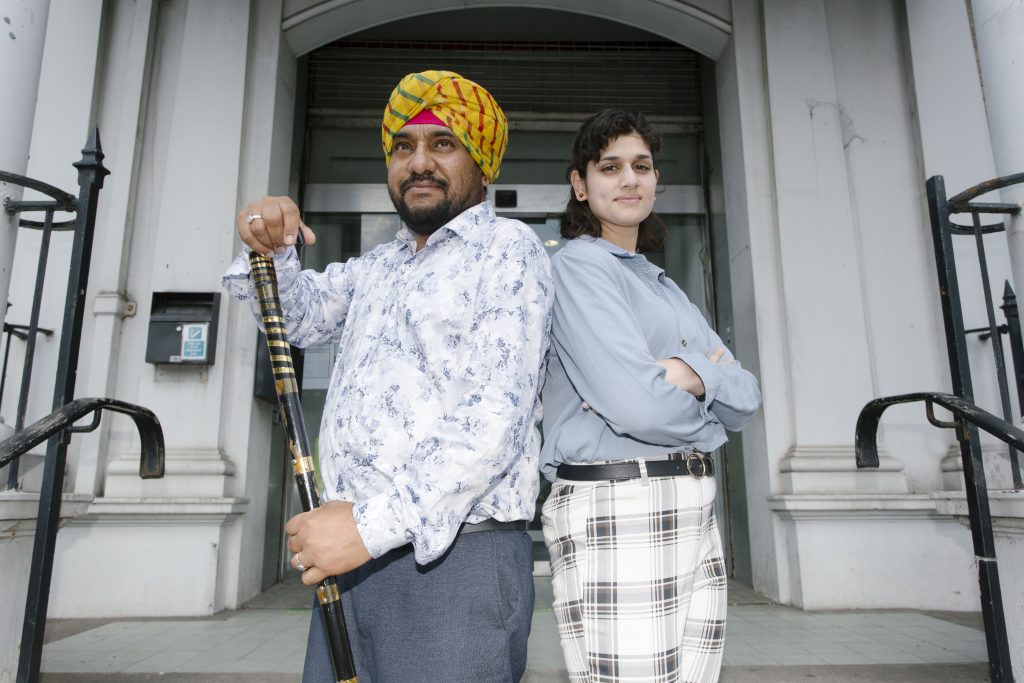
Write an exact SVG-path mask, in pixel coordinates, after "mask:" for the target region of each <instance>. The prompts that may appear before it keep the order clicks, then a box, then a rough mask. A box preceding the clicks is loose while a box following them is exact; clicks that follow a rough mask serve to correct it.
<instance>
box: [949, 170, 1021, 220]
mask: <svg viewBox="0 0 1024 683" xmlns="http://www.w3.org/2000/svg"><path fill="white" fill-rule="evenodd" d="M1017 183H1024V173H1014V174H1012V175H1005V176H1001V177H999V178H993V179H992V180H986V181H985V182H983V183H978V184H977V185H974V186H973V187H969V188H967V189H966V190H964V191H963V192H961V193H960V194H958V195H956V196H955V197H950V198H949V200H948V203H949V208H950V213H964V212H966V211H970V210H971V209H970V208H969V206H968V203H969V202H970V201H971V200H972V199H974V198H975V197H980V196H981V195H983V194H985V193H986V192H991V191H993V190H999V189H1002V188H1004V187H1009V186H1010V185H1016V184H1017ZM990 206H993V207H994V206H997V205H996V204H991V205H990ZM998 206H1002V207H1003V208H1004V210H1003V211H999V212H998V213H1016V212H1017V211H1020V207H1018V206H1015V205H1013V204H1001V205H998ZM1006 209H1008V210H1009V211H1006ZM1014 209H1016V211H1014Z"/></svg>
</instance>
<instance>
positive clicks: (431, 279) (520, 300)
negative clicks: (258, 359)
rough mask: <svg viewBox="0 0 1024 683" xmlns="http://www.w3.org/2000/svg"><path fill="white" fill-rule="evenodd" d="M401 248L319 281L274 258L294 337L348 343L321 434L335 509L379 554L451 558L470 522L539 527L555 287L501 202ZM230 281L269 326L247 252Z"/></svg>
mask: <svg viewBox="0 0 1024 683" xmlns="http://www.w3.org/2000/svg"><path fill="white" fill-rule="evenodd" d="M415 247H416V242H415V237H414V235H413V233H412V232H411V231H409V230H408V229H407V228H402V230H401V231H399V233H398V235H397V239H396V240H395V241H393V242H390V243H388V244H384V245H381V246H379V247H377V248H376V249H373V250H372V251H370V252H368V253H366V254H364V255H363V256H361V257H359V258H354V259H351V260H349V261H348V262H346V263H334V264H331V265H330V266H328V267H327V269H326V271H325V272H323V273H318V272H314V271H308V270H307V271H302V272H300V270H299V259H298V256H297V255H296V253H295V250H294V249H289V250H288V251H287V252H286V253H284V254H279V255H277V256H275V257H274V261H275V265H276V267H277V277H278V284H279V288H280V294H281V304H282V307H283V309H284V313H285V318H286V320H287V328H288V335H289V339H290V340H291V342H292V343H293V344H294V345H296V346H299V347H307V346H314V345H318V344H328V343H338V344H340V349H339V352H338V356H337V359H336V361H335V363H334V371H333V374H332V378H331V384H330V389H329V391H328V394H327V401H326V405H325V407H324V414H323V421H322V423H321V425H320V442H319V457H320V471H321V474H322V476H323V481H324V487H325V491H324V492H323V493H324V498H325V499H327V500H334V499H341V500H349V501H353V502H355V503H356V506H355V510H354V512H355V519H356V525H357V528H358V530H359V534H360V536H361V537H362V540H363V543H364V544H365V546H366V548H367V550H369V552H370V554H371V555H373V556H374V557H380V556H381V555H383V554H384V553H386V552H387V551H388V550H391V549H392V548H396V547H399V546H401V545H404V544H406V543H412V545H413V547H414V549H415V553H416V560H417V561H418V562H420V563H421V564H422V563H427V562H430V561H432V560H434V559H437V558H438V557H440V556H441V555H442V554H443V553H444V552H445V550H446V549H447V548H448V546H449V545H450V544H451V542H452V540H453V539H454V538H455V535H456V534H457V533H458V530H459V527H460V525H461V524H462V523H463V522H471V523H472V522H479V521H482V520H485V519H489V518H495V519H498V520H502V521H514V520H521V519H531V518H532V517H533V514H534V504H535V501H536V498H537V492H538V454H539V451H540V443H541V438H540V433H539V431H538V428H537V425H538V424H539V422H540V419H541V403H540V399H539V391H540V385H541V382H542V378H543V377H544V364H545V357H546V354H547V350H548V332H549V329H550V325H551V306H552V301H553V292H552V284H551V269H550V264H549V261H548V257H547V255H546V254H545V252H544V248H543V246H542V245H541V243H540V240H539V239H538V238H537V236H536V234H535V233H534V232H533V231H532V230H531V229H530V228H529V227H527V226H526V225H524V224H523V223H521V222H519V221H515V220H510V219H506V218H498V217H497V216H496V215H495V214H494V209H493V208H492V207H491V204H490V203H489V202H484V203H482V204H478V205H477V206H474V207H472V208H470V209H467V210H466V211H465V212H463V213H462V214H461V215H459V216H458V217H456V218H455V219H453V220H452V221H451V222H450V223H448V224H447V225H445V226H444V227H442V228H441V229H439V230H438V231H437V232H435V233H434V234H433V235H431V236H430V239H429V240H428V241H427V244H426V246H425V247H424V248H423V249H421V250H420V251H419V252H416V251H415ZM223 283H224V288H225V289H226V290H227V291H228V292H229V293H231V294H232V295H233V296H235V297H236V298H238V299H239V300H241V301H243V302H246V303H248V304H249V305H250V306H251V307H252V309H253V312H254V313H255V314H256V316H257V320H259V303H258V301H257V300H256V296H255V292H254V290H253V287H252V282H251V278H250V277H249V262H248V258H247V253H243V254H241V255H240V256H239V257H238V258H237V259H235V261H234V262H233V263H232V265H231V267H230V268H229V269H228V271H227V273H226V274H225V275H224V281H223Z"/></svg>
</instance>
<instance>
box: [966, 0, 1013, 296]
mask: <svg viewBox="0 0 1024 683" xmlns="http://www.w3.org/2000/svg"><path fill="white" fill-rule="evenodd" d="M971 7H972V9H973V11H974V32H975V35H976V36H977V40H978V63H979V65H980V67H981V81H982V86H983V88H984V91H985V113H986V115H987V117H988V130H989V135H990V136H991V139H992V155H993V157H994V158H995V172H996V175H999V176H1004V175H1010V174H1013V173H1024V129H1022V128H1021V118H1022V112H1024V0H972V2H971ZM1000 196H1001V198H1002V200H1003V201H1006V202H1013V203H1016V204H1019V205H1021V206H1024V184H1020V185H1016V186H1013V187H1008V188H1005V189H1003V190H1000ZM1007 242H1008V243H1009V249H1010V261H1011V264H1012V268H1013V281H1014V283H1015V284H1014V290H1015V291H1017V292H1018V299H1019V298H1020V296H1019V292H1020V287H1021V286H1024V216H1020V215H1018V216H1017V217H1016V218H1012V219H1009V220H1008V222H1007Z"/></svg>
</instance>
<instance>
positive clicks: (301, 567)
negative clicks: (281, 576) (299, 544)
mask: <svg viewBox="0 0 1024 683" xmlns="http://www.w3.org/2000/svg"><path fill="white" fill-rule="evenodd" d="M295 567H296V568H297V569H298V570H299V571H300V572H305V571H306V566H305V565H304V564H302V560H300V559H299V554H298V553H295Z"/></svg>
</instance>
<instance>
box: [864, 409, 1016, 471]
mask: <svg viewBox="0 0 1024 683" xmlns="http://www.w3.org/2000/svg"><path fill="white" fill-rule="evenodd" d="M916 401H924V402H925V403H926V404H928V406H929V407H928V411H929V415H928V417H929V422H932V424H936V426H940V427H954V426H958V425H957V424H956V423H953V424H938V423H936V422H935V420H934V419H933V418H932V415H931V404H936V405H940V406H942V407H943V408H945V409H946V410H948V411H949V412H951V413H953V415H955V416H956V417H957V419H958V420H965V421H967V422H970V423H971V424H973V425H974V426H975V427H977V428H979V429H981V430H983V431H985V432H988V433H989V434H991V435H992V436H994V437H996V438H997V439H999V440H1000V441H1002V442H1004V443H1008V444H1010V445H1011V446H1013V447H1014V448H1017V449H1018V450H1022V451H1024V431H1022V430H1020V429H1018V428H1017V427H1014V426H1013V425H1012V424H1010V423H1009V422H1007V421H1006V420H1004V419H1002V418H999V417H996V416H995V415H993V414H992V413H990V412H988V411H985V410H982V409H981V408H979V407H978V406H976V405H974V404H973V403H971V402H970V401H967V400H966V399H962V398H960V397H959V396H954V395H953V394H941V393H934V392H921V393H916V394H901V395H899V396H886V397H884V398H876V399H874V400H873V401H870V402H869V403H868V404H867V405H865V406H864V407H863V408H862V409H861V411H860V416H858V417H857V429H856V432H855V435H854V442H855V448H856V452H857V467H862V468H863V467H878V446H877V444H876V443H875V437H876V435H877V433H878V421H879V420H880V419H881V417H882V413H883V412H885V409H886V408H888V407H889V406H894V405H897V404H900V403H914V402H916ZM962 438H966V437H965V436H964V437H962Z"/></svg>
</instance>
